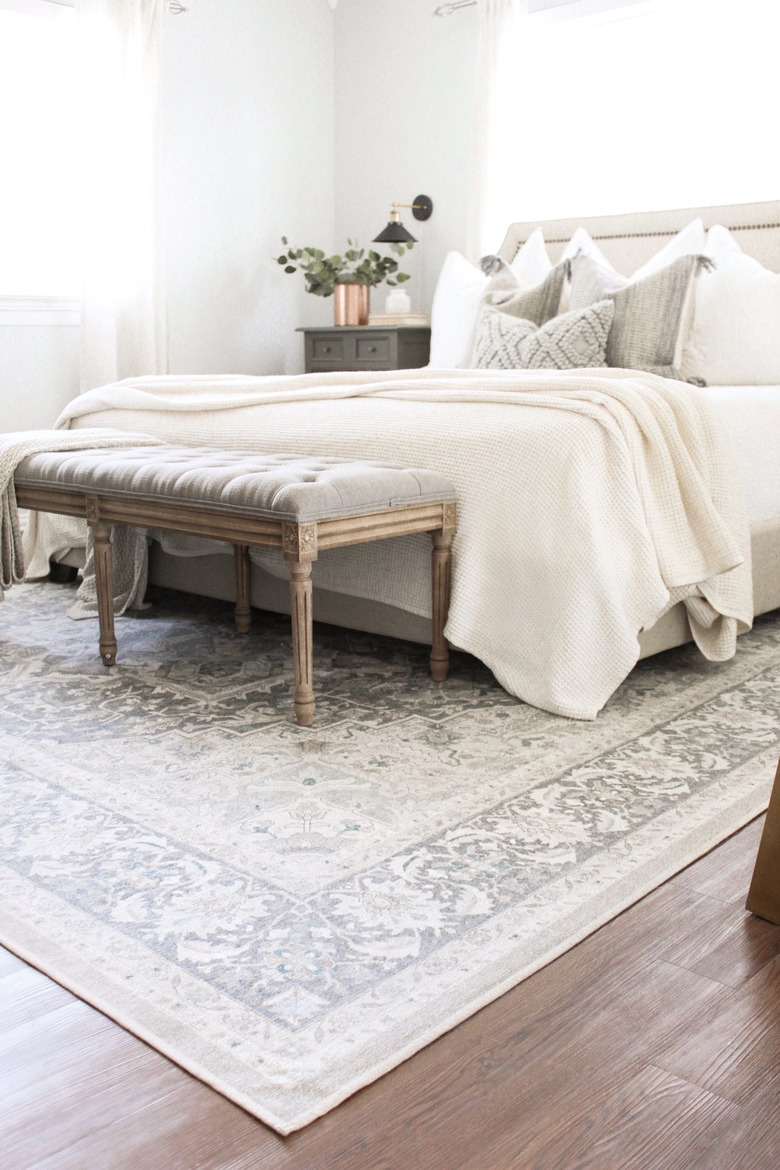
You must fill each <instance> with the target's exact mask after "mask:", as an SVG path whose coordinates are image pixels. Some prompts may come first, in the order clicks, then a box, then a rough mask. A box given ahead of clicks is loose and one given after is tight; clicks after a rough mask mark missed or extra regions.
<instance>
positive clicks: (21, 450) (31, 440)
mask: <svg viewBox="0 0 780 1170" xmlns="http://www.w3.org/2000/svg"><path fill="white" fill-rule="evenodd" d="M160 442H161V440H160V439H156V438H154V437H153V436H151V435H128V433H127V431H116V430H109V429H106V428H98V427H95V428H90V429H89V430H78V431H63V430H51V431H46V430H39V431H17V432H12V433H10V434H5V435H0V601H2V600H3V595H4V591H5V590H6V589H10V588H11V586H12V585H14V584H18V582H20V581H23V580H24V577H25V555H24V549H23V541H22V535H21V532H20V527H19V513H18V511H17V507H16V492H15V490H14V472H15V471H16V468H17V467H18V466H19V464H20V463H21V462H22V460H23V459H26V457H27V456H28V455H35V454H37V453H38V452H40V451H80V450H81V451H83V450H87V449H89V448H90V447H127V446H128V445H130V444H131V443H133V444H138V445H139V446H140V445H141V444H149V445H150V446H158V445H159V444H160ZM37 515H38V514H37V513H35V512H33V513H32V515H31V517H30V523H29V525H28V531H27V532H25V537H26V538H27V539H29V532H30V531H33V532H35V531H37ZM56 519H57V520H58V521H68V517H64V516H58V517H57V518H56ZM52 527H53V529H54V530H56V524H55V525H53V526H52ZM69 527H70V529H71V530H72V531H73V532H74V533H75V532H78V533H79V534H80V536H81V543H83V541H84V527H85V526H84V525H83V524H79V525H77V524H74V522H73V521H72V520H71V521H70V522H69ZM113 543H114V559H115V560H116V561H117V564H118V576H119V577H120V579H122V578H124V580H125V581H127V579H128V566H130V565H132V566H133V571H134V572H135V574H136V578H137V579H136V581H135V583H134V584H135V588H131V590H130V593H131V595H132V597H135V596H136V595H137V594H138V593H140V594H141V600H143V589H144V588H145V581H146V578H145V576H144V578H143V581H141V579H140V576H139V574H145V558H139V556H138V553H137V547H138V545H139V537H138V534H137V532H136V531H135V530H127V529H120V528H117V529H116V530H115V534H114V540H113ZM68 547H70V545H69V544H67V543H65V544H61V545H60V546H59V547H58V548H56V549H53V550H52V555H54V554H55V553H56V552H65V551H66V550H67V548H68ZM144 547H145V540H144ZM40 563H41V562H39V568H40ZM42 563H43V564H45V568H43V571H39V572H38V573H37V576H39V577H43V576H45V574H46V573H48V571H49V558H48V556H46V557H45V558H44V559H43V561H42ZM90 590H91V594H90V595H91V597H93V598H94V606H92V605H89V603H88V612H89V613H96V612H97V598H96V595H95V591H94V577H93V579H92V580H91V582H90V583H89V584H88V586H87V592H88V594H89V593H90ZM130 600H131V598H130V596H128V598H127V600H126V601H125V608H126V605H127V603H128V602H129V601H130ZM119 612H123V610H120V611H119ZM83 616H87V613H85V614H84V615H83Z"/></svg>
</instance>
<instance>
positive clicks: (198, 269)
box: [0, 0, 334, 430]
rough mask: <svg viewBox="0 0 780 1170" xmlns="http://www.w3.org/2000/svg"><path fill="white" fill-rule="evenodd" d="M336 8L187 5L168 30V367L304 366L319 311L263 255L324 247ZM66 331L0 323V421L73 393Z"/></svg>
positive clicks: (37, 418) (320, 4)
mask: <svg viewBox="0 0 780 1170" xmlns="http://www.w3.org/2000/svg"><path fill="white" fill-rule="evenodd" d="M333 35H334V32H333V13H332V11H331V9H330V7H329V5H328V4H327V3H326V0H294V2H293V0H219V2H218V3H215V2H214V0H188V3H187V12H186V13H185V14H183V15H181V16H169V17H168V19H167V25H166V45H165V66H164V78H163V94H162V129H163V154H164V157H163V185H162V220H163V231H164V236H165V242H166V258H165V259H166V281H167V289H168V311H169V322H170V368H171V370H172V371H173V372H177V373H188V372H189V373H248V374H260V373H287V372H295V371H298V370H301V369H302V368H303V342H302V339H301V336H300V335H299V334H296V333H295V329H296V327H297V326H298V325H302V324H318V323H320V322H322V321H326V322H327V321H328V320H330V319H331V308H330V304H329V303H327V302H326V303H325V304H323V303H322V302H321V301H315V298H313V297H310V296H307V295H306V293H305V291H304V285H303V279H302V278H301V277H298V276H296V277H291V276H286V275H285V274H284V273H283V271H282V269H281V268H280V267H279V266H278V265H277V264H275V263H274V261H273V257H274V256H276V255H278V253H279V252H280V250H281V242H280V238H279V237H280V236H281V235H283V234H287V235H289V236H290V237H291V238H293V237H295V238H301V239H302V240H303V239H304V237H305V242H307V243H309V242H312V241H315V240H316V241H318V242H319V241H322V243H323V246H324V247H326V248H330V247H331V245H332V241H333V222H334V210H333V206H334V205H333V193H334V50H333ZM78 343H79V330H78V327H74V326H73V325H72V324H70V325H67V326H60V325H52V324H50V323H47V324H35V325H28V324H19V323H18V321H17V320H16V319H15V318H14V324H3V314H2V311H0V430H21V429H25V428H30V427H45V426H50V425H51V424H52V423H53V421H54V419H55V418H56V416H57V415H58V414H59V412H60V410H61V409H62V407H63V406H65V405H66V403H67V402H69V401H70V400H71V399H72V398H73V397H74V396H75V395H76V394H77V393H78Z"/></svg>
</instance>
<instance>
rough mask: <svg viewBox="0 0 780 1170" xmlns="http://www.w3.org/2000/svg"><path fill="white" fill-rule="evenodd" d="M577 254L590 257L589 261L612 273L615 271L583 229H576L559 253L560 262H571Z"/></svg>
mask: <svg viewBox="0 0 780 1170" xmlns="http://www.w3.org/2000/svg"><path fill="white" fill-rule="evenodd" d="M578 252H584V253H585V255H586V256H590V258H591V260H595V261H596V263H597V264H601V266H602V267H603V268H611V269H612V271H613V272H614V271H615V266H614V264H610V262H609V260H607V258H606V256H605V255H604V253H603V252H602V250H601V248H600V247H599V246H598V244H597V243H596V242H595V240H594V239H593V238H592V236H591V235H590V233H589V232H587V231H586V230H585V228H583V227H578V228H577V230H576V231H575V233H574V235H573V236H572V238H571V239H570V240H569V242H568V244H567V245H566V247H565V248H564V249H563V251H562V252H561V260H571V259H572V258H573V257H574V256H576V255H577V253H578Z"/></svg>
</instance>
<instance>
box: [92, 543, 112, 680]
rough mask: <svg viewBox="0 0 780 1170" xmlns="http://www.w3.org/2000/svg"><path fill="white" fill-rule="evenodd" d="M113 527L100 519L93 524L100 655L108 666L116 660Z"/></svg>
mask: <svg viewBox="0 0 780 1170" xmlns="http://www.w3.org/2000/svg"><path fill="white" fill-rule="evenodd" d="M111 528H112V525H110V524H103V523H102V522H100V521H98V522H97V523H95V524H93V525H92V536H93V540H94V549H95V588H96V590H97V606H98V620H99V622H100V657H101V658H102V659H103V662H104V664H105V665H106V666H113V665H114V663H115V662H116V636H115V634H114V573H113V568H112V562H111Z"/></svg>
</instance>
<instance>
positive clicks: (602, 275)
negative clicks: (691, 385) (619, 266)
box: [569, 252, 706, 379]
mask: <svg viewBox="0 0 780 1170" xmlns="http://www.w3.org/2000/svg"><path fill="white" fill-rule="evenodd" d="M703 262H706V260H705V258H704V257H702V256H680V258H679V259H677V260H675V261H674V262H673V263H671V264H667V265H666V267H665V268H659V269H657V271H655V272H651V273H650V275H649V276H645V277H643V278H642V279H641V280H637V281H633V282H632V281H629V280H626V278H625V277H623V276H620V275H619V274H618V273H617V272H614V271H612V270H610V269H607V268H604V266H603V265H601V264H599V263H598V261H596V260H594V259H593V258H592V257H590V256H587V255H585V253H584V252H578V253H577V255H576V256H574V257H573V259H572V260H571V289H570V295H569V307H570V308H571V309H582V308H584V307H585V306H586V305H590V304H593V303H594V302H596V301H602V300H603V299H604V298H605V297H609V298H611V299H612V300H613V301H614V304H615V319H614V321H613V324H612V328H611V329H610V333H609V337H608V338H607V365H608V366H615V367H618V368H620V369H628V370H648V371H649V372H650V373H653V374H661V375H662V376H663V377H665V378H677V379H680V378H681V377H682V375H681V374H680V361H681V357H682V350H683V346H684V345H685V341H686V339H687V335H688V330H689V329H690V324H691V320H690V318H691V312H692V309H693V282H694V278H695V277H696V274H697V273H698V271H699V269H700V267H701V265H702V263H703Z"/></svg>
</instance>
